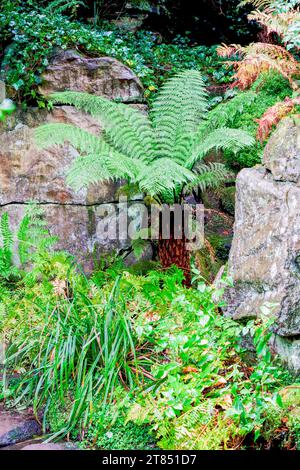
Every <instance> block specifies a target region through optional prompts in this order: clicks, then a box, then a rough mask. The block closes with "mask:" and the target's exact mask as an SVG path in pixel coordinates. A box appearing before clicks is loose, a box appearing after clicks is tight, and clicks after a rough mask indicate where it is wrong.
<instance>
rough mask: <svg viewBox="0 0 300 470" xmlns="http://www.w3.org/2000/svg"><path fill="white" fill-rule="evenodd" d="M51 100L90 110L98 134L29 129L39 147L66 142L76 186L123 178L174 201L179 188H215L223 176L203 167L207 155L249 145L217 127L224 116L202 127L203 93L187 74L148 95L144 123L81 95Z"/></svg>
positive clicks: (136, 114) (126, 110) (217, 167)
mask: <svg viewBox="0 0 300 470" xmlns="http://www.w3.org/2000/svg"><path fill="white" fill-rule="evenodd" d="M51 100H52V101H53V102H54V103H65V104H71V105H73V106H75V107H76V108H78V109H81V110H84V111H85V112H88V113H90V114H91V115H92V116H93V117H96V118H98V119H99V120H100V122H101V125H102V126H103V127H104V129H105V134H104V136H101V137H95V136H94V135H92V134H90V133H89V132H87V131H84V130H82V129H80V128H76V127H74V126H71V125H67V124H59V123H57V124H47V125H44V126H41V127H39V128H38V129H37V130H36V140H37V143H38V144H39V146H40V147H41V148H46V147H48V146H50V145H53V144H62V143H63V142H64V141H70V142H72V145H74V147H75V148H77V149H78V150H79V152H80V153H81V155H82V156H81V157H80V158H77V159H76V160H75V162H74V164H73V165H72V167H71V170H70V172H69V177H68V182H69V184H71V185H73V186H74V187H75V188H76V189H80V188H82V187H85V186H88V185H89V184H91V183H96V182H99V181H105V180H109V179H126V180H127V181H128V182H129V183H130V184H131V185H134V186H135V187H138V188H139V190H141V191H142V192H145V193H146V195H150V196H151V197H155V198H157V200H158V201H160V202H177V201H180V200H181V197H182V194H183V192H184V191H188V190H190V188H193V187H197V186H200V187H201V189H202V190H203V189H206V188H209V187H212V186H216V185H217V184H218V183H220V181H222V179H224V177H225V176H226V175H227V173H226V171H225V169H224V167H223V165H221V164H217V163H214V164H205V163H203V159H204V157H205V156H206V155H207V154H208V153H209V152H211V151H212V150H214V149H216V150H218V149H223V150H225V149H227V150H231V151H232V152H234V153H236V152H238V151H240V150H241V149H243V148H245V147H249V146H251V145H252V144H253V143H254V139H253V138H252V137H251V136H250V135H249V134H248V133H246V132H244V131H241V130H237V129H229V128H227V127H225V125H226V120H225V119H223V120H222V123H221V125H220V126H219V127H218V128H217V129H214V128H213V127H211V128H210V129H208V128H207V127H208V126H207V125H206V120H205V119H206V118H207V117H208V120H209V114H207V109H208V103H207V94H206V91H205V86H204V82H203V80H202V76H201V74H200V73H199V72H197V71H193V70H190V71H184V72H181V73H179V74H177V75H176V76H174V77H173V78H171V79H170V80H168V81H167V82H166V83H165V85H164V86H163V87H162V88H161V90H160V92H159V93H158V94H157V95H156V97H155V100H154V102H153V107H152V110H151V113H150V118H148V117H147V116H145V115H144V114H143V113H141V112H140V111H139V110H136V109H133V108H131V107H129V106H126V105H124V104H122V103H114V102H112V101H109V100H107V99H105V98H102V97H99V96H92V95H89V94H87V93H76V92H64V93H55V94H53V95H52V96H51ZM203 127H205V129H206V131H205V133H204V132H202V129H203ZM200 161H201V164H199V162H200Z"/></svg>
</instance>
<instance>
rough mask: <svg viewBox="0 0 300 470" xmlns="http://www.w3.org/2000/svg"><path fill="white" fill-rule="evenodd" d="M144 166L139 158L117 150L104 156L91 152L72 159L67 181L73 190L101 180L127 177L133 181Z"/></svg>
mask: <svg viewBox="0 0 300 470" xmlns="http://www.w3.org/2000/svg"><path fill="white" fill-rule="evenodd" d="M144 168H146V166H145V165H144V164H143V162H141V161H140V160H135V159H132V158H129V157H126V156H125V155H121V154H119V153H117V152H112V153H111V154H109V155H107V156H106V157H105V158H99V155H98V154H91V155H87V156H85V157H79V158H76V160H74V162H73V163H72V165H71V168H70V170H69V172H68V175H67V183H68V184H69V185H70V186H71V187H73V188H74V189H75V190H80V189H82V188H84V187H88V186H89V185H90V184H96V183H100V182H101V181H109V180H118V179H128V180H129V181H131V182H135V181H136V179H137V176H138V174H139V173H140V172H141V170H142V169H144ZM144 171H146V170H144Z"/></svg>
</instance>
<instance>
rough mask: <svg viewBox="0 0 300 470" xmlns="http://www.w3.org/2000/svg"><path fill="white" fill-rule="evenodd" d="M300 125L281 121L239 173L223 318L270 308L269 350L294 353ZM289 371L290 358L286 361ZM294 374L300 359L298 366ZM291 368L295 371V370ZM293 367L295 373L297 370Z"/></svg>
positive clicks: (299, 311) (299, 329) (299, 296)
mask: <svg viewBox="0 0 300 470" xmlns="http://www.w3.org/2000/svg"><path fill="white" fill-rule="evenodd" d="M299 136H300V123H299V121H297V120H296V119H295V120H294V119H292V118H287V119H285V120H283V121H282V123H281V124H280V125H279V127H278V129H277V130H276V131H275V133H274V134H273V136H272V137H271V139H270V141H269V144H268V145H267V148H266V151H265V155H264V160H263V165H262V166H257V167H255V168H251V169H244V170H242V171H241V172H240V173H239V175H238V177H237V182H236V209H235V225H234V237H233V242H232V247H231V251H230V257H229V267H228V270H229V275H230V276H231V277H232V278H233V282H234V288H228V289H227V291H226V300H227V307H226V308H225V314H226V315H228V316H231V317H233V318H234V319H245V318H246V319H247V318H253V317H256V316H258V315H260V312H261V308H262V306H263V305H265V304H266V303H271V304H274V305H273V308H272V309H271V310H272V314H273V315H275V316H276V324H275V326H274V333H275V334H276V336H278V337H279V338H275V340H274V348H275V349H276V350H277V351H279V352H281V353H282V355H283V356H284V357H287V356H288V354H287V353H286V351H287V348H288V347H289V348H290V350H293V355H295V351H296V352H297V355H298V354H299V346H298V344H292V343H293V341H294V340H295V339H296V338H295V337H297V336H299V335H300V184H299V182H300V164H299V162H300V138H299ZM289 363H290V365H292V368H294V369H295V364H296V363H297V361H295V358H294V357H293V360H290V361H289ZM298 366H299V370H300V358H299V361H298ZM298 366H297V367H298ZM297 367H296V369H297Z"/></svg>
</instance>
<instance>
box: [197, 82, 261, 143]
mask: <svg viewBox="0 0 300 470" xmlns="http://www.w3.org/2000/svg"><path fill="white" fill-rule="evenodd" d="M256 98H257V94H256V93H255V92H254V91H252V90H250V91H247V92H244V93H238V94H237V95H236V96H235V97H234V98H232V99H230V100H228V101H226V102H224V103H221V104H219V105H218V106H216V107H215V108H214V109H212V110H211V111H210V112H209V113H208V115H207V119H206V120H205V121H203V122H202V123H201V124H200V126H199V127H198V130H197V136H196V138H197V139H204V138H205V137H206V136H207V135H208V134H209V133H210V132H211V131H212V130H214V129H216V128H218V127H225V126H230V125H231V124H232V123H233V122H234V120H235V118H236V116H237V115H239V114H242V113H243V112H244V110H245V108H246V107H247V106H249V105H250V104H251V103H253V101H255V100H256Z"/></svg>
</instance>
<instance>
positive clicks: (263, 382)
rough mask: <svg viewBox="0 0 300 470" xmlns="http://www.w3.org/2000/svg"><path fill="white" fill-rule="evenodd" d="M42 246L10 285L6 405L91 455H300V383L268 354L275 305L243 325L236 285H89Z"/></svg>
mask: <svg viewBox="0 0 300 470" xmlns="http://www.w3.org/2000/svg"><path fill="white" fill-rule="evenodd" d="M43 245H44V244H40V245H39V246H40V248H39V249H38V250H37V251H36V250H35V251H34V255H33V256H34V259H35V261H34V264H33V266H32V269H31V271H30V272H29V273H26V271H21V270H20V271H19V276H18V277H16V278H15V280H14V282H12V281H11V279H7V277H1V289H0V295H1V323H0V325H1V333H2V335H4V337H5V340H6V343H7V345H8V348H7V351H6V364H5V367H6V375H5V376H4V380H3V382H2V392H1V394H2V399H4V400H5V404H6V406H24V405H27V406H33V409H34V411H35V413H36V415H37V418H38V419H40V420H41V421H42V423H43V426H44V430H45V432H50V435H51V438H53V439H55V438H56V439H57V438H61V437H63V436H69V437H71V438H73V439H80V440H81V442H82V444H81V445H82V446H83V447H85V448H88V449H90V448H102V449H155V448H162V449H210V450H211V449H227V448H250V447H254V448H267V447H268V446H273V447H279V448H295V447H296V446H297V445H299V437H300V436H299V418H298V416H299V412H298V410H299V385H297V382H296V380H295V379H294V378H293V377H291V376H289V374H288V373H287V372H286V370H284V369H283V368H282V367H281V366H280V364H279V363H278V362H277V360H276V358H273V357H272V356H271V354H270V350H269V348H268V340H269V337H270V335H271V331H270V326H271V324H272V321H273V320H272V305H270V306H268V307H266V308H265V310H264V311H263V312H262V313H263V316H262V319H260V320H256V321H251V322H248V323H247V324H244V325H241V324H238V323H236V322H234V321H232V320H230V319H228V318H224V317H223V316H222V315H221V314H220V307H221V306H222V293H223V287H224V286H225V284H223V285H220V286H219V287H218V288H216V287H214V286H209V285H206V284H205V283H204V282H203V281H202V279H201V276H200V273H199V272H197V271H195V272H194V279H193V285H194V289H186V288H184V287H182V285H181V280H182V277H183V274H182V272H181V271H180V270H178V269H177V268H175V267H174V268H171V269H169V270H167V271H166V270H162V269H161V268H160V266H159V265H157V266H156V268H155V269H154V270H153V269H152V270H150V271H148V272H147V273H146V275H143V276H142V275H136V274H133V273H132V272H131V269H130V268H129V269H128V268H126V267H125V266H123V267H122V266H121V265H120V264H118V265H116V266H114V265H111V266H110V269H109V271H108V272H107V273H106V274H105V273H103V272H101V271H99V272H97V271H96V272H94V274H93V275H92V276H91V277H90V278H87V277H86V276H85V275H84V274H83V273H82V272H81V271H80V269H79V267H78V266H77V265H76V263H74V259H72V257H70V256H69V255H67V254H66V253H61V252H56V251H55V250H53V249H52V250H51V249H49V248H47V250H45V249H44V247H43ZM37 252H38V256H37ZM1 256H2V254H1ZM103 274H104V276H103ZM224 282H225V281H224ZM246 337H248V339H249V338H252V341H253V345H254V352H253V353H252V355H251V356H248V355H247V353H246V351H245V348H244V345H243V342H244V339H245V338H246ZM11 371H14V373H15V374H16V373H17V374H20V375H19V378H18V379H17V380H16V379H14V380H10V379H9V373H11ZM120 439H121V440H120Z"/></svg>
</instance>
